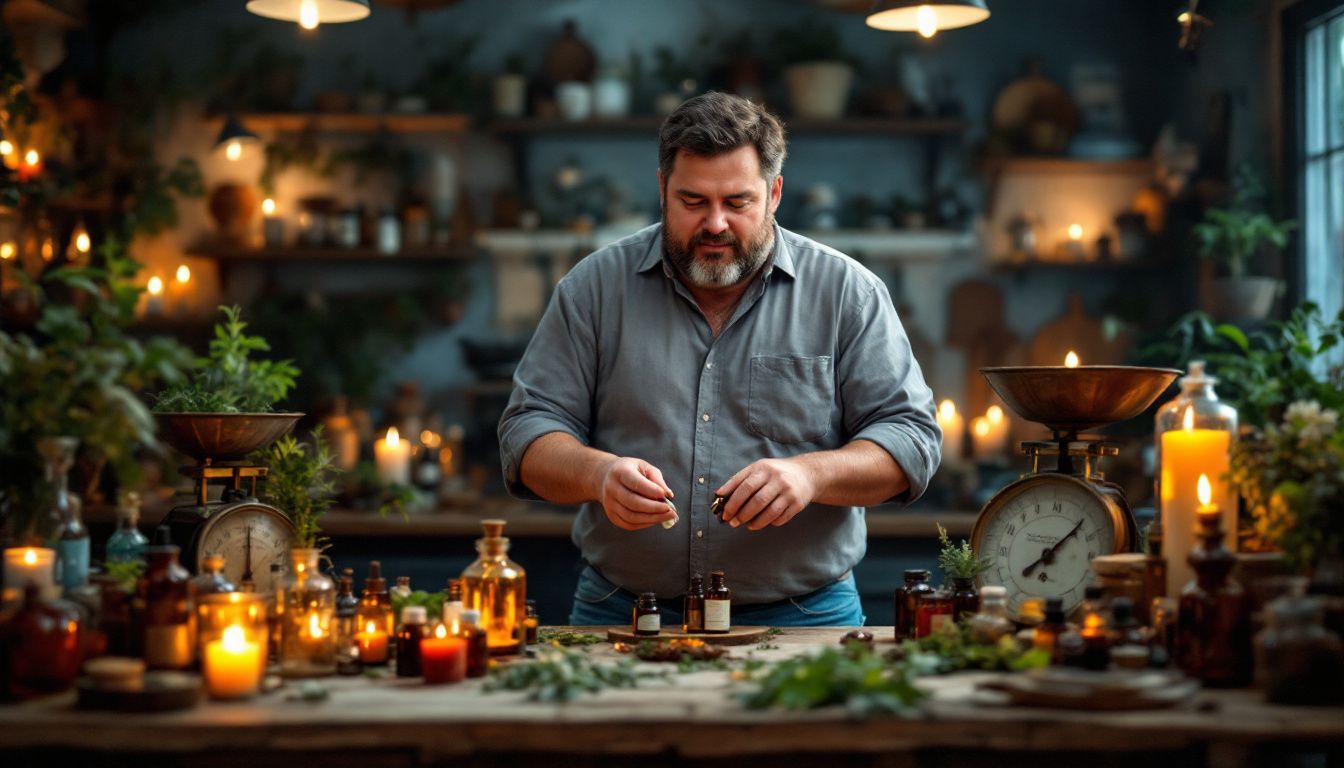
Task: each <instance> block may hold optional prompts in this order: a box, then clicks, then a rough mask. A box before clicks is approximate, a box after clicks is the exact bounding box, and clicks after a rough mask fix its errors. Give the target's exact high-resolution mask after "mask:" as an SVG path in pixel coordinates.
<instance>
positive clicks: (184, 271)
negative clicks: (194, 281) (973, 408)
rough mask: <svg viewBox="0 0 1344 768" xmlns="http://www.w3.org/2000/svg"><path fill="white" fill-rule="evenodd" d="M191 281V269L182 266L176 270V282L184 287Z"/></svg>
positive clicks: (184, 265)
mask: <svg viewBox="0 0 1344 768" xmlns="http://www.w3.org/2000/svg"><path fill="white" fill-rule="evenodd" d="M190 281H191V267H188V266H187V265H186V264H182V265H180V266H179V267H178V268H177V282H179V283H182V284H183V285H186V284H187V283H188V282H190Z"/></svg>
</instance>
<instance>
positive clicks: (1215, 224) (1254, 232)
mask: <svg viewBox="0 0 1344 768" xmlns="http://www.w3.org/2000/svg"><path fill="white" fill-rule="evenodd" d="M1263 194H1264V186H1263V185H1262V184H1261V183H1260V180H1259V178H1258V177H1256V175H1255V173H1254V172H1253V171H1251V170H1250V169H1249V168H1242V169H1241V171H1240V172H1239V174H1238V176H1237V180H1236V182H1235V191H1234V192H1233V197H1232V204H1231V205H1230V206H1229V207H1227V208H1209V209H1208V210H1207V211H1205V213H1204V221H1202V222H1200V223H1198V224H1196V225H1195V227H1194V230H1193V233H1194V236H1195V239H1196V240H1197V241H1198V243H1199V255H1200V256H1201V257H1202V258H1205V259H1209V260H1211V261H1216V262H1222V263H1223V264H1224V265H1226V266H1227V271H1228V274H1229V275H1231V276H1232V277H1242V276H1243V275H1245V274H1246V267H1247V265H1248V264H1249V263H1250V260H1251V259H1252V258H1254V257H1255V255H1256V254H1257V253H1259V252H1260V249H1261V248H1263V247H1264V246H1266V245H1272V246H1274V247H1275V248H1283V247H1284V246H1286V245H1287V244H1288V235H1289V233H1291V232H1292V231H1293V229H1294V228H1296V227H1297V223H1296V222H1294V221H1275V220H1274V219H1273V218H1272V217H1271V216H1270V215H1269V214H1267V213H1265V212H1263V211H1261V210H1258V201H1259V198H1260V197H1262V196H1263Z"/></svg>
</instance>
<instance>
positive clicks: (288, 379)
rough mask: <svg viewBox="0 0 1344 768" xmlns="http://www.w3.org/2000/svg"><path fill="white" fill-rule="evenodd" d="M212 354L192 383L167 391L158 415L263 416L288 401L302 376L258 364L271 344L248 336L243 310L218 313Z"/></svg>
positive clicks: (280, 363)
mask: <svg viewBox="0 0 1344 768" xmlns="http://www.w3.org/2000/svg"><path fill="white" fill-rule="evenodd" d="M219 310H220V312H222V313H224V320H223V321H221V322H219V323H216V324H215V337H214V338H213V339H211V341H210V352H209V354H208V355H207V356H206V357H203V358H200V359H198V360H197V361H196V366H197V370H196V373H195V375H194V376H192V378H191V381H190V382H187V383H183V384H178V385H175V386H172V387H170V388H169V389H167V390H165V391H164V392H163V393H162V394H161V395H160V396H159V398H158V400H157V401H156V402H155V404H154V410H155V411H157V412H159V413H264V412H268V411H270V410H272V409H273V408H274V407H275V404H276V403H278V402H280V401H281V400H284V399H285V396H286V395H287V394H289V391H290V390H291V389H293V387H294V380H295V378H296V377H298V375H299V369H297V368H295V367H294V366H293V365H292V364H291V363H290V362H289V361H288V360H254V359H252V355H253V353H256V352H267V351H269V350H270V348H271V347H270V344H268V343H267V342H266V339H264V338H262V337H260V336H250V335H248V334H246V333H244V331H245V330H246V328H247V323H245V322H243V319H242V309H240V308H239V307H237V306H232V307H220V308H219Z"/></svg>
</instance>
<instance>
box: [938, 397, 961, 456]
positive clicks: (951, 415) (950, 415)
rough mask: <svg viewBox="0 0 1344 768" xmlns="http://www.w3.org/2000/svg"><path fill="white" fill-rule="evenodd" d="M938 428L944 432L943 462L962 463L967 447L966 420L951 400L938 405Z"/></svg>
mask: <svg viewBox="0 0 1344 768" xmlns="http://www.w3.org/2000/svg"><path fill="white" fill-rule="evenodd" d="M938 426H939V427H941V428H942V430H943V461H944V462H950V461H960V460H961V457H962V447H963V446H964V445H965V437H966V420H965V419H963V418H962V416H961V414H960V413H957V406H956V405H955V404H954V403H953V402H952V401H951V400H944V401H943V402H941V403H939V404H938Z"/></svg>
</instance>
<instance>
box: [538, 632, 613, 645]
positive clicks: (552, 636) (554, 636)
mask: <svg viewBox="0 0 1344 768" xmlns="http://www.w3.org/2000/svg"><path fill="white" fill-rule="evenodd" d="M606 641H607V638H605V637H603V636H602V635H594V634H592V633H590V632H570V631H568V630H564V629H544V628H543V629H539V630H537V642H538V643H540V644H541V645H551V646H555V647H557V648H560V647H564V648H569V647H572V646H586V645H597V644H598V643H605V642H606Z"/></svg>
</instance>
